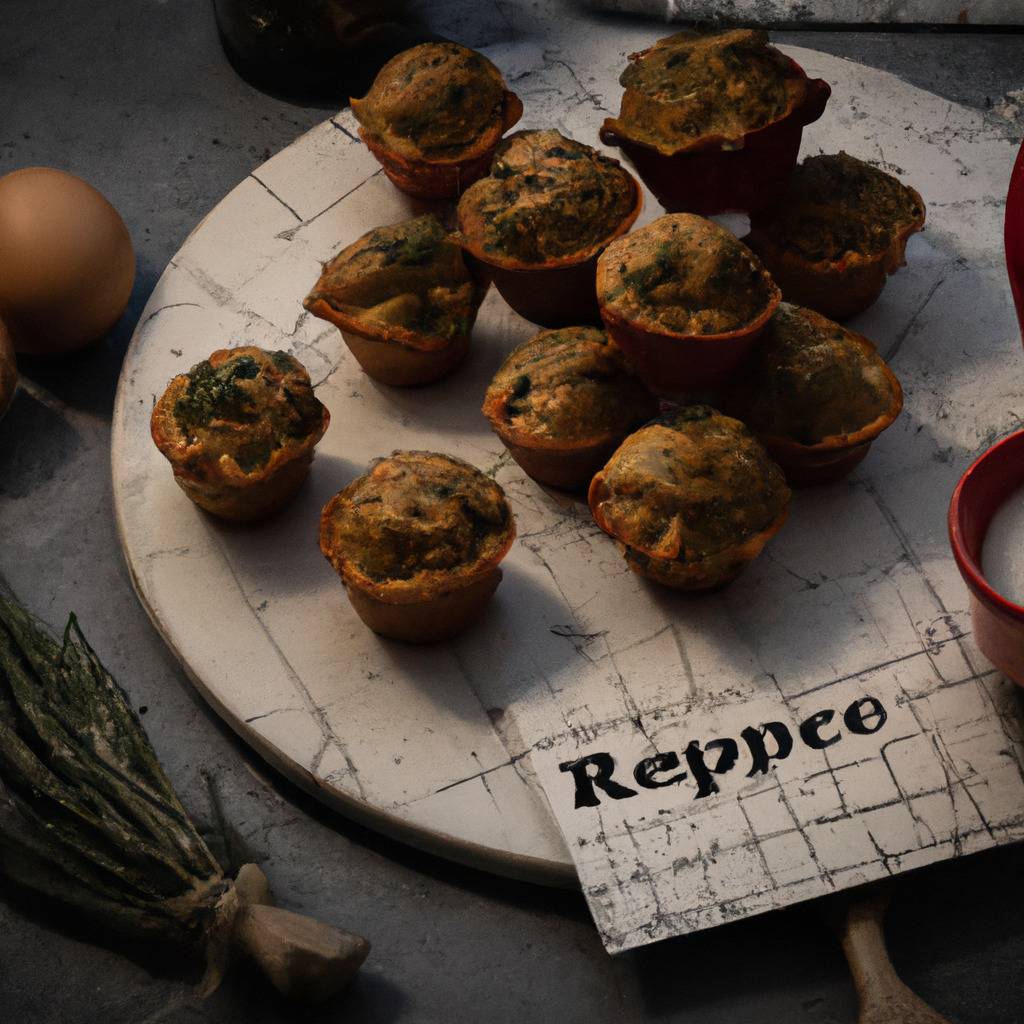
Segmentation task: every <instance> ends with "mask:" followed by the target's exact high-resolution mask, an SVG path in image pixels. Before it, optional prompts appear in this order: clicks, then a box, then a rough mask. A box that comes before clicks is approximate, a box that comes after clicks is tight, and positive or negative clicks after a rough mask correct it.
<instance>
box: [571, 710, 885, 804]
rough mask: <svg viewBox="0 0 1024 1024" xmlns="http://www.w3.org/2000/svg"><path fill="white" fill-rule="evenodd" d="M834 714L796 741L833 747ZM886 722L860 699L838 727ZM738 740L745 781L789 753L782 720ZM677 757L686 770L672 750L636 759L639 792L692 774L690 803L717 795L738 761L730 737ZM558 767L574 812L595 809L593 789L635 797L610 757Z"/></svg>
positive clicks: (810, 722) (859, 728)
mask: <svg viewBox="0 0 1024 1024" xmlns="http://www.w3.org/2000/svg"><path fill="white" fill-rule="evenodd" d="M835 716H836V712H835V711H833V710H832V709H831V708H826V709H825V710H824V711H816V712H815V713H814V714H813V715H811V716H810V717H809V718H806V719H804V721H803V722H801V723H800V726H799V728H798V730H797V731H798V733H799V735H800V739H801V741H802V742H803V743H804V744H806V745H807V746H808V747H810V748H811V749H812V750H824V749H825V748H826V747H831V746H834V745H835V744H836V743H838V742H839V741H840V740H841V739H842V738H843V733H842V730H841V729H840V728H839V725H838V723H836V724H835V725H832V720H833V719H834V718H835ZM887 718H888V715H887V714H886V711H885V708H884V707H882V703H881V701H879V700H876V699H875V698H874V697H861V698H859V699H858V700H855V701H853V703H852V704H850V706H849V707H848V708H847V709H846V710H845V711H844V712H843V723H844V724H845V726H846V728H847V730H848V731H849V732H851V733H854V734H855V735H859V736H870V735H871V734H872V733H876V732H878V730H879V729H881V728H882V726H883V725H885V721H886V719H887ZM740 739H741V740H742V741H743V743H744V744H745V745H746V748H747V751H748V752H749V756H750V762H751V763H750V770H749V771H748V772H747V778H752V777H753V776H755V775H766V774H767V773H768V772H769V770H770V769H771V768H772V767H773V762H776V761H784V760H785V759H786V758H787V757H789V755H790V754H791V753H792V752H793V734H792V732H791V731H790V729H789V727H788V726H787V725H784V724H783V723H782V722H765V723H764V724H763V725H761V726H759V727H757V728H755V727H754V726H748V727H747V728H746V729H744V730H743V731H742V732H741V733H740ZM769 739H770V740H771V745H772V749H771V750H769V745H768V741H769ZM682 753H683V758H684V760H685V761H686V767H687V768H688V769H689V772H687V771H685V770H680V769H681V762H680V760H679V754H677V753H676V752H675V751H674V750H666V751H664V752H659V753H657V754H654V755H653V756H652V757H645V758H643V759H642V760H640V761H638V762H637V763H636V765H634V767H633V779H634V780H635V781H636V784H637V785H638V786H640V787H641V789H664V788H665V787H666V786H675V785H678V784H679V783H681V782H682V781H683V780H684V779H687V778H690V777H691V776H692V779H693V782H694V783H695V784H696V790H697V792H696V796H695V797H694V799H696V800H701V799H703V798H704V797H708V796H711V794H712V793H717V792H718V791H719V787H718V782H717V781H716V779H715V776H716V775H725V774H726V773H727V772H730V771H732V769H733V768H735V767H736V763H737V761H739V758H740V744H739V743H738V742H737V741H736V740H734V739H733V738H732V737H730V736H726V737H723V738H721V739H715V740H709V741H708V742H707V743H705V744H704V746H703V747H701V745H700V741H699V740H691V741H690V742H689V744H688V745H687V747H686V749H685V750H684V751H683V752H682ZM709 754H715V756H714V758H713V763H709V762H708V755H709ZM558 767H559V768H560V769H561V770H562V771H563V772H570V773H572V778H573V782H574V783H575V786H576V808H577V810H578V809H579V808H581V807H597V806H598V805H599V804H600V803H601V798H600V797H599V796H598V795H597V790H601V792H602V793H604V794H605V795H606V796H608V797H610V798H611V799H612V800H626V799H627V798H629V797H632V796H638V795H639V790H636V789H632V788H631V787H629V786H625V785H623V784H622V782H620V781H617V780H616V779H614V778H613V775H614V773H615V767H616V765H615V758H614V757H612V755H611V754H609V753H606V752H599V753H596V754H587V755H586V756H585V757H581V758H578V759H577V760H575V761H563V762H562V763H561V764H559V766H558Z"/></svg>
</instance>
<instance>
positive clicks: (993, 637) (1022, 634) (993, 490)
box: [948, 430, 1024, 686]
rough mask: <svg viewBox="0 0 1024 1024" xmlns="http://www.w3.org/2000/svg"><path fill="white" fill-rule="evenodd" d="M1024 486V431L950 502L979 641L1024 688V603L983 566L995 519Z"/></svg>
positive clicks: (976, 467)
mask: <svg viewBox="0 0 1024 1024" xmlns="http://www.w3.org/2000/svg"><path fill="white" fill-rule="evenodd" d="M1021 486H1024V430H1019V431H1017V433H1015V434H1011V435H1010V436H1009V437H1007V438H1004V439H1003V440H1002V441H1000V442H999V443H998V444H996V445H994V446H993V447H992V448H989V449H988V451H986V452H984V453H983V454H982V455H981V456H979V457H978V458H977V459H976V460H975V461H974V462H973V463H972V464H971V465H970V467H969V468H968V469H967V471H966V472H965V473H964V475H963V476H962V477H961V478H960V482H959V483H958V484H957V485H956V489H955V490H954V491H953V497H952V499H951V501H950V503H949V516H948V520H949V542H950V546H951V547H952V549H953V557H954V558H955V559H956V564H957V568H958V569H959V570H960V575H961V576H963V578H964V582H965V583H966V584H967V589H968V591H969V592H970V601H971V623H972V626H973V630H974V639H975V640H976V641H977V643H978V646H979V647H980V648H981V650H982V653H983V654H984V655H985V657H986V658H988V659H989V661H991V662H992V664H993V665H995V666H996V668H998V669H999V670H1000V671H1001V672H1003V673H1004V674H1005V675H1006V676H1007V678H1009V679H1011V680H1013V682H1015V683H1017V684H1018V685H1020V686H1024V605H1019V604H1016V603H1015V602H1014V601H1010V600H1008V599H1007V598H1005V597H1003V595H1002V594H1000V593H999V592H998V591H996V590H995V589H993V587H992V586H991V585H990V584H989V582H988V580H987V579H986V578H985V574H984V571H983V570H982V565H981V551H982V545H983V543H984V541H985V534H986V533H987V532H988V528H989V525H990V524H991V522H992V517H993V516H994V515H995V513H996V510H997V509H998V508H999V506H1000V505H1001V504H1002V503H1003V502H1004V501H1005V500H1006V499H1007V498H1008V497H1009V496H1010V494H1011V493H1012V492H1013V491H1014V490H1016V489H1017V488H1018V487H1021Z"/></svg>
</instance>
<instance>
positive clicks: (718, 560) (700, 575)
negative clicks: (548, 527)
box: [587, 471, 789, 591]
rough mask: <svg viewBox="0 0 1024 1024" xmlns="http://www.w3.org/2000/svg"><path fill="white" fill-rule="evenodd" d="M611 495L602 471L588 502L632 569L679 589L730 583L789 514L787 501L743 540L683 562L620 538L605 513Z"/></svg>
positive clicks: (595, 516)
mask: <svg viewBox="0 0 1024 1024" xmlns="http://www.w3.org/2000/svg"><path fill="white" fill-rule="evenodd" d="M607 497H609V492H608V489H607V487H606V486H605V480H604V473H603V471H602V472H599V473H598V474H597V475H596V476H595V477H594V479H593V480H592V481H591V484H590V490H589V491H588V493H587V503H588V504H589V505H590V512H591V514H592V515H593V517H594V522H595V523H597V525H598V526H599V527H600V528H601V529H602V530H604V532H605V533H607V534H608V536H609V537H611V538H612V539H613V540H614V541H615V543H616V545H617V546H618V548H619V550H620V551H621V552H622V555H623V557H624V558H625V560H626V564H627V565H628V566H629V567H630V569H632V570H633V571H634V572H636V573H638V574H639V575H641V576H644V577H645V578H646V579H649V580H652V581H653V582H654V583H660V584H661V585H662V586H665V587H672V588H673V589H675V590H691V591H701V590H716V589H718V588H719V587H724V586H726V585H728V584H729V583H731V582H732V581H733V580H734V579H736V577H737V576H739V574H740V573H741V572H742V571H743V570H744V569H745V568H746V566H747V565H748V564H749V563H750V562H752V561H753V560H754V559H755V558H757V556H758V555H759V554H760V553H761V551H762V550H763V549H764V546H765V545H766V544H767V543H768V541H769V540H771V539H772V537H774V536H775V534H777V533H778V532H779V530H781V529H782V526H783V524H784V523H785V522H786V517H787V516H788V515H789V506H788V505H787V506H786V507H785V508H784V509H783V510H782V512H780V513H779V515H778V516H777V517H776V518H775V519H774V520H772V522H771V523H770V524H769V525H768V526H767V527H765V529H763V530H761V531H759V532H758V533H754V534H751V535H750V536H749V537H747V538H745V539H744V540H743V541H742V542H741V543H739V544H733V545H730V546H729V547H727V548H723V549H722V550H721V551H719V552H717V553H716V554H715V555H713V556H710V557H708V558H704V559H702V560H701V561H699V562H681V561H678V560H676V559H669V558H659V557H657V556H656V555H651V554H648V553H647V552H644V551H640V550H639V549H638V548H635V547H632V546H630V545H629V544H626V543H625V542H623V541H621V540H619V538H618V537H616V535H615V533H614V532H613V531H612V529H611V526H610V525H609V523H608V522H607V521H606V520H605V518H604V516H603V515H602V514H601V503H602V502H603V501H604V500H605V499H606V498H607Z"/></svg>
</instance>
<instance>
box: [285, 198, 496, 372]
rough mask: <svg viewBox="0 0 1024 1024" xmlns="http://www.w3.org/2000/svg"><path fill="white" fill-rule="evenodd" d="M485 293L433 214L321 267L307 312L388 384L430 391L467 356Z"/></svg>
mask: <svg viewBox="0 0 1024 1024" xmlns="http://www.w3.org/2000/svg"><path fill="white" fill-rule="evenodd" d="M485 291H486V288H485V287H484V286H482V285H480V283H479V282H478V281H477V280H476V279H475V278H474V277H473V276H472V275H471V274H470V272H469V270H468V269H467V267H466V264H465V261H464V260H463V258H462V250H461V249H460V248H459V246H458V245H457V244H456V242H455V241H454V240H453V239H452V237H451V236H450V235H448V234H447V233H446V232H445V230H444V228H443V227H442V226H441V222H440V221H439V220H438V219H437V218H436V217H435V216H434V215H433V214H429V213H428V214H424V215H423V216H422V217H416V218H415V219H413V220H407V221H402V222H401V223H399V224H392V225H390V226H388V227H380V228H375V229H374V230H373V231H369V232H367V233H366V234H365V235H363V236H362V237H361V238H359V239H358V240H357V241H355V242H353V243H352V244H351V245H349V246H347V247H346V248H344V249H342V251H341V252H340V253H338V255H337V256H335V257H334V259H332V260H331V261H330V262H328V263H327V264H325V265H324V268H323V273H322V274H321V275H320V279H319V280H318V281H317V283H316V284H315V285H314V286H313V290H312V291H311V292H310V293H309V295H307V296H306V299H305V300H304V302H303V305H304V306H305V307H306V309H308V310H309V311H310V312H312V313H313V314H314V315H315V316H318V317H321V318H322V319H324V320H328V321H329V322H330V323H332V324H334V325H335V326H336V327H338V329H339V330H340V331H341V335H342V337H343V338H344V339H345V343H346V344H347V345H348V347H349V349H350V350H351V351H352V354H353V355H354V356H355V357H356V359H357V360H358V362H359V364H360V366H362V368H363V369H364V370H365V371H366V372H367V373H368V374H369V375H370V376H371V377H373V378H374V379H375V380H379V381H381V382H383V383H385V384H394V385H398V386H412V385H417V384H426V383H429V382H430V381H434V380H438V379H439V378H441V377H443V376H445V375H446V374H448V373H450V372H451V371H452V370H453V369H455V367H456V366H458V364H459V363H460V362H462V360H463V358H464V357H465V355H466V352H467V350H468V349H469V338H470V332H471V330H472V328H473V322H474V321H475V320H476V314H477V310H478V309H479V308H480V303H481V302H482V301H483V297H484V293H485Z"/></svg>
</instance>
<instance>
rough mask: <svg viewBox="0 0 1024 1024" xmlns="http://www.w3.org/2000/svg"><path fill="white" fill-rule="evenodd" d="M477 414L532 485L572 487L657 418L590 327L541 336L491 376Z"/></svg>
mask: <svg viewBox="0 0 1024 1024" xmlns="http://www.w3.org/2000/svg"><path fill="white" fill-rule="evenodd" d="M483 412H484V415H485V416H486V417H487V418H488V420H490V423H491V427H492V428H493V430H494V432H495V433H496V434H497V435H498V437H500V438H501V441H502V443H503V444H504V445H505V447H506V448H507V449H508V450H509V452H510V453H511V454H512V457H513V458H514V459H515V460H516V462H518V463H519V465H520V466H522V467H523V469H524V470H525V471H526V472H527V473H528V474H529V475H530V476H531V477H533V479H534V480H536V481H538V482H539V483H542V484H548V485H550V486H551V487H562V488H565V489H566V490H577V489H578V488H581V487H586V486H587V485H588V484H589V483H590V480H591V478H592V477H593V475H594V474H595V473H596V472H597V471H598V469H600V468H601V466H602V465H603V464H604V462H605V460H606V459H607V458H608V456H609V455H611V453H612V452H613V451H614V450H615V448H616V447H617V446H618V445H619V443H620V442H621V441H622V439H623V438H624V437H625V436H626V435H627V434H629V433H630V431H632V430H633V429H635V428H636V427H638V426H639V425H640V424H641V423H644V422H646V421H647V420H649V419H651V418H652V417H654V416H656V415H657V413H658V400H657V399H656V398H655V397H654V396H653V395H652V394H651V393H650V392H649V391H648V390H647V388H645V387H644V386H643V384H641V383H640V381H639V380H638V379H637V378H636V377H635V376H634V375H633V373H632V371H631V370H630V368H629V366H628V365H627V363H626V360H625V358H624V357H623V355H622V352H621V351H619V349H618V347H617V346H616V345H615V343H614V342H613V341H611V340H610V339H609V338H608V335H607V334H605V332H604V331H600V330H598V329H597V328H595V327H564V328H562V329H560V330H554V331H544V332H542V333H541V334H538V335H537V336H536V337H534V338H531V339H530V340H529V341H527V342H526V343H525V344H523V345H520V346H519V347H518V348H517V349H515V350H514V351H513V352H512V353H511V354H510V355H509V356H508V358H507V359H506V360H505V362H504V363H503V364H502V366H501V368H500V369H499V370H498V372H497V373H496V374H495V376H494V379H493V380H492V381H491V384H490V387H488V389H487V394H486V396H485V398H484V406H483Z"/></svg>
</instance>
